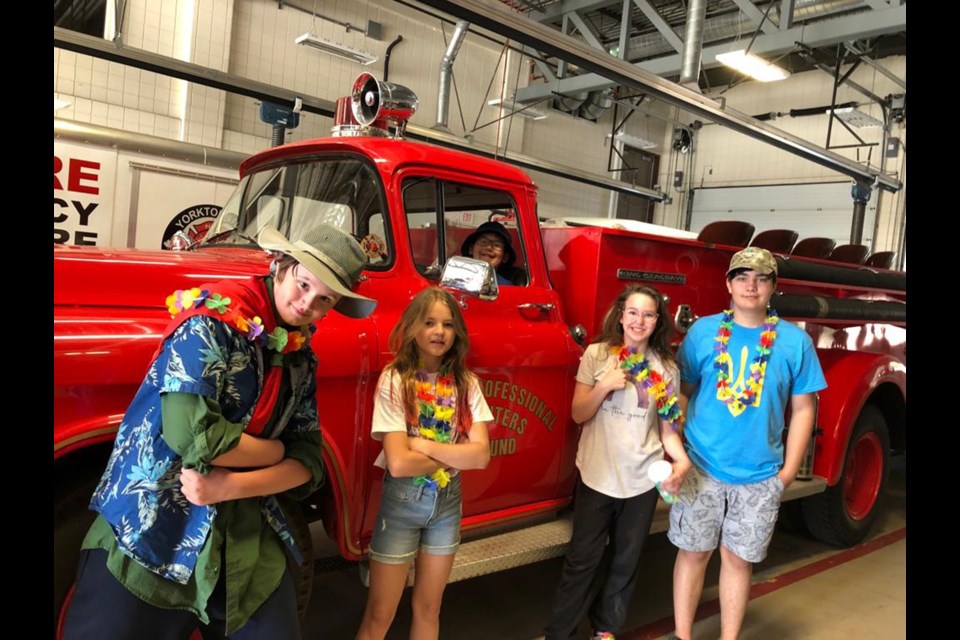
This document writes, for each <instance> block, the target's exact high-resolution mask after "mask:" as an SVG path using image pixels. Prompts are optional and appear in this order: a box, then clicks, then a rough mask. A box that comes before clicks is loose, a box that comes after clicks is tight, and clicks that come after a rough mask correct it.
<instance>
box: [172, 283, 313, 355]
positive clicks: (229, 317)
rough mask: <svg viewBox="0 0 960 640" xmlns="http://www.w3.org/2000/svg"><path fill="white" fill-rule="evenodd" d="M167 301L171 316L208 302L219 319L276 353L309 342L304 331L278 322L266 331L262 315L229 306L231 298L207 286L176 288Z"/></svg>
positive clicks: (207, 304)
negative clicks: (210, 289)
mask: <svg viewBox="0 0 960 640" xmlns="http://www.w3.org/2000/svg"><path fill="white" fill-rule="evenodd" d="M166 303H167V310H168V311H169V312H170V315H171V316H176V315H177V314H178V313H181V312H183V311H186V310H187V309H199V308H200V307H201V306H206V307H207V308H208V309H211V310H213V311H216V312H217V313H218V314H219V315H220V316H222V317H221V318H220V320H222V321H224V322H226V323H227V324H229V325H230V326H231V327H233V328H234V329H236V330H237V331H239V332H240V333H243V334H244V335H246V337H247V340H249V341H250V342H254V341H259V342H260V343H261V344H262V345H263V346H264V347H265V348H267V349H272V350H274V351H276V352H277V353H281V354H287V353H292V352H294V351H297V350H299V349H302V348H303V346H304V345H305V344H307V336H305V335H304V334H303V332H302V331H287V330H286V329H284V328H283V327H280V326H278V327H275V328H274V330H273V331H272V332H271V333H265V332H264V327H263V320H261V319H260V316H254V317H252V318H248V317H246V316H244V315H243V314H241V313H240V311H239V310H237V309H231V308H230V303H231V300H230V298H226V297H223V296H222V295H220V294H219V293H211V292H210V291H209V290H207V289H200V288H197V287H194V288H193V289H182V290H177V291H174V292H173V293H171V294H170V295H169V296H167V300H166Z"/></svg>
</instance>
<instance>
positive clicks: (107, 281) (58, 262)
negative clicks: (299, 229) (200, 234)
mask: <svg viewBox="0 0 960 640" xmlns="http://www.w3.org/2000/svg"><path fill="white" fill-rule="evenodd" d="M269 265H270V259H269V257H268V256H267V254H266V253H264V252H263V251H262V250H260V249H242V248H235V247H219V248H217V247H211V248H205V249H200V250H198V251H189V252H177V251H143V250H139V249H102V248H99V247H77V246H67V245H54V252H53V303H54V305H55V306H58V305H82V306H85V307H90V306H109V307H141V308H143V307H154V308H163V307H164V306H165V304H164V301H165V300H166V298H167V296H168V295H170V294H171V293H173V292H174V291H176V290H177V289H186V288H188V287H191V286H198V285H200V284H202V283H204V282H216V281H217V280H222V279H224V278H242V277H247V276H251V275H256V274H266V273H267V271H268V269H269Z"/></svg>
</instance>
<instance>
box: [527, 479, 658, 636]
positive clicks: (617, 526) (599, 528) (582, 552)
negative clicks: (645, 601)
mask: <svg viewBox="0 0 960 640" xmlns="http://www.w3.org/2000/svg"><path fill="white" fill-rule="evenodd" d="M656 508H657V491H656V489H651V490H650V491H648V492H646V493H642V494H640V495H639V496H634V497H633V498H627V499H620V498H611V497H610V496H607V495H604V494H602V493H599V492H597V491H594V490H593V489H591V488H590V487H588V486H586V485H585V484H583V482H580V481H577V494H576V497H575V498H574V515H573V537H572V538H571V539H570V546H569V547H567V556H566V559H565V561H564V563H563V574H562V576H561V578H560V585H559V586H558V587H557V593H556V596H555V598H554V603H553V612H552V614H551V620H550V625H549V626H548V627H547V629H546V636H547V640H568V639H569V638H573V637H575V635H574V634H576V632H577V626H578V624H579V623H580V620H581V619H582V618H583V616H584V614H585V613H587V609H588V608H589V617H590V626H591V627H592V629H593V631H594V632H597V631H610V632H612V633H616V632H617V631H619V630H620V628H621V627H622V626H623V624H624V622H625V621H626V619H627V608H628V607H629V605H630V598H631V596H632V595H633V588H634V586H635V585H636V583H637V575H638V574H639V566H638V565H639V561H640V552H641V551H642V550H643V543H644V541H646V539H647V533H649V531H650V524H651V523H652V522H653V514H654V511H655V510H656ZM608 536H609V539H610V546H609V550H608V551H607V562H606V563H604V564H605V565H608V566H607V567H606V571H598V569H599V568H600V565H601V561H603V560H604V544H605V543H606V541H607V538H608ZM604 573H605V574H606V575H605V577H604V575H603V574H604Z"/></svg>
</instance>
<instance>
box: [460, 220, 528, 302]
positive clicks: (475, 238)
mask: <svg viewBox="0 0 960 640" xmlns="http://www.w3.org/2000/svg"><path fill="white" fill-rule="evenodd" d="M460 254H461V255H464V256H466V257H468V258H474V259H476V260H483V261H484V262H486V263H488V264H490V266H492V267H493V269H494V271H495V272H496V274H497V284H499V285H501V286H502V285H514V284H521V282H518V280H519V279H520V278H524V279H525V277H524V276H523V275H521V274H522V271H523V270H522V269H517V268H515V267H514V266H513V265H514V263H515V262H516V261H517V253H516V251H514V249H513V244H512V243H511V240H510V232H508V231H507V229H506V227H504V226H503V225H502V224H500V223H499V222H493V221H491V222H484V223H483V224H481V225H480V226H479V227H477V230H476V231H474V232H473V233H471V234H470V235H469V236H467V238H466V239H465V240H464V241H463V245H461V247H460Z"/></svg>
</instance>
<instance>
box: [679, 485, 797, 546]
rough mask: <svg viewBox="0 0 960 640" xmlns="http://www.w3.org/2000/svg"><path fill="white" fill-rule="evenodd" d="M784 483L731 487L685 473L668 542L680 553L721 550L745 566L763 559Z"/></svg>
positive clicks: (774, 523)
mask: <svg viewBox="0 0 960 640" xmlns="http://www.w3.org/2000/svg"><path fill="white" fill-rule="evenodd" d="M782 496H783V483H782V482H781V481H780V478H778V477H777V476H775V475H774V476H771V477H769V478H767V479H766V480H761V481H760V482H754V483H752V484H730V483H727V482H721V481H720V480H717V479H715V478H711V477H710V476H708V475H706V474H705V473H703V472H702V471H700V470H699V469H697V468H696V467H693V468H692V469H690V473H688V474H687V478H686V480H685V481H684V483H683V487H682V488H681V489H680V496H679V499H678V500H677V502H676V503H675V504H674V505H673V507H671V509H670V529H669V531H668V532H667V537H668V538H669V539H670V542H672V543H673V544H674V545H675V546H677V547H679V548H680V549H683V550H685V551H712V550H714V549H716V548H717V544H718V543H719V541H720V540H721V539H722V540H723V546H725V547H726V548H727V549H729V550H730V551H732V552H734V553H735V554H737V555H738V556H739V557H741V558H743V559H744V560H746V561H747V562H760V561H761V560H763V559H764V558H766V557H767V548H768V547H769V546H770V540H771V539H772V538H773V528H774V525H776V523H777V514H778V513H779V511H780V498H781V497H782Z"/></svg>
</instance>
